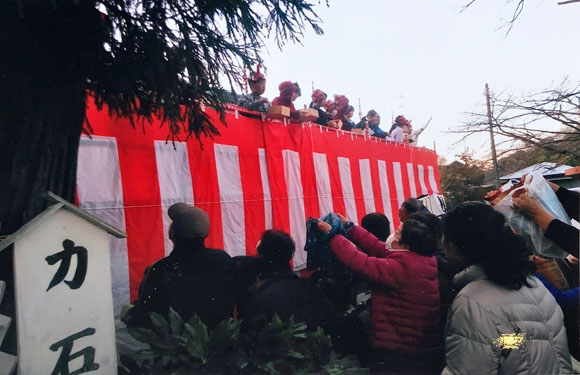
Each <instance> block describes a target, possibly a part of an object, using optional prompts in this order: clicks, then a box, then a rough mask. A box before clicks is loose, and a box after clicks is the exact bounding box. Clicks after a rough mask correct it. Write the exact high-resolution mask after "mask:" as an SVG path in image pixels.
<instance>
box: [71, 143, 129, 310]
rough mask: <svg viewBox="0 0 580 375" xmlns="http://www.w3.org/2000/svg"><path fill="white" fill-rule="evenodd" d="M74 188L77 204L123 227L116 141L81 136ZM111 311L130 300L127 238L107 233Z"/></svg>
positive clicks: (121, 191)
mask: <svg viewBox="0 0 580 375" xmlns="http://www.w3.org/2000/svg"><path fill="white" fill-rule="evenodd" d="M77 192H78V198H79V206H80V207H81V208H82V209H85V210H86V211H87V212H89V213H90V214H92V215H94V216H96V217H98V218H99V219H101V220H103V221H104V222H105V223H108V224H110V225H112V226H114V227H115V228H117V229H119V230H122V231H123V232H125V231H126V226H125V211H124V209H123V203H124V200H123V186H122V182H121V169H120V166H119V153H118V151H117V141H116V139H115V138H113V137H100V136H92V139H91V138H89V137H87V136H82V137H81V140H80V145H79V155H78V169H77ZM109 244H110V248H111V278H112V285H111V287H112V290H113V306H114V310H115V315H117V314H119V313H120V312H121V308H122V307H123V306H125V305H127V304H129V302H130V295H129V258H128V255H127V239H126V238H121V239H120V238H115V237H113V236H109Z"/></svg>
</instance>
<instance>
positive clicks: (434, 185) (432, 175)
mask: <svg viewBox="0 0 580 375" xmlns="http://www.w3.org/2000/svg"><path fill="white" fill-rule="evenodd" d="M427 169H428V170H429V185H431V189H432V190H433V194H439V189H437V182H435V171H434V170H433V167H432V166H428V167H427Z"/></svg>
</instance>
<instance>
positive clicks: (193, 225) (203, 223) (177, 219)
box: [167, 203, 209, 239]
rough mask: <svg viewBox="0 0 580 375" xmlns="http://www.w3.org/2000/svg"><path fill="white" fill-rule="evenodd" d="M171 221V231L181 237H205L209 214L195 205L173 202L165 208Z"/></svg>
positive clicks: (207, 231)
mask: <svg viewBox="0 0 580 375" xmlns="http://www.w3.org/2000/svg"><path fill="white" fill-rule="evenodd" d="M167 214H168V215H169V218H170V219H171V220H172V221H173V224H172V226H173V233H174V234H175V235H176V236H177V237H179V238H183V239H192V238H205V237H207V235H208V233H209V216H207V213H206V212H205V211H204V210H202V209H200V208H197V207H193V206H190V205H188V204H185V203H175V204H174V205H172V206H171V207H169V209H168V210H167Z"/></svg>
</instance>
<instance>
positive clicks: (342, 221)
mask: <svg viewBox="0 0 580 375" xmlns="http://www.w3.org/2000/svg"><path fill="white" fill-rule="evenodd" d="M336 216H338V217H339V218H340V222H341V223H342V225H344V224H346V223H347V222H348V219H347V218H346V217H344V216H343V215H341V214H339V213H337V214H336Z"/></svg>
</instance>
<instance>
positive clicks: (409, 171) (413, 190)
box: [407, 163, 417, 198]
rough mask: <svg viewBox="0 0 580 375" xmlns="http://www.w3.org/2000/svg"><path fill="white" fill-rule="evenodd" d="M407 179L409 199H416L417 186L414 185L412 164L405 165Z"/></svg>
mask: <svg viewBox="0 0 580 375" xmlns="http://www.w3.org/2000/svg"><path fill="white" fill-rule="evenodd" d="M407 177H409V187H410V188H411V197H413V198H416V197H417V185H415V172H414V171H413V163H407Z"/></svg>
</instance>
